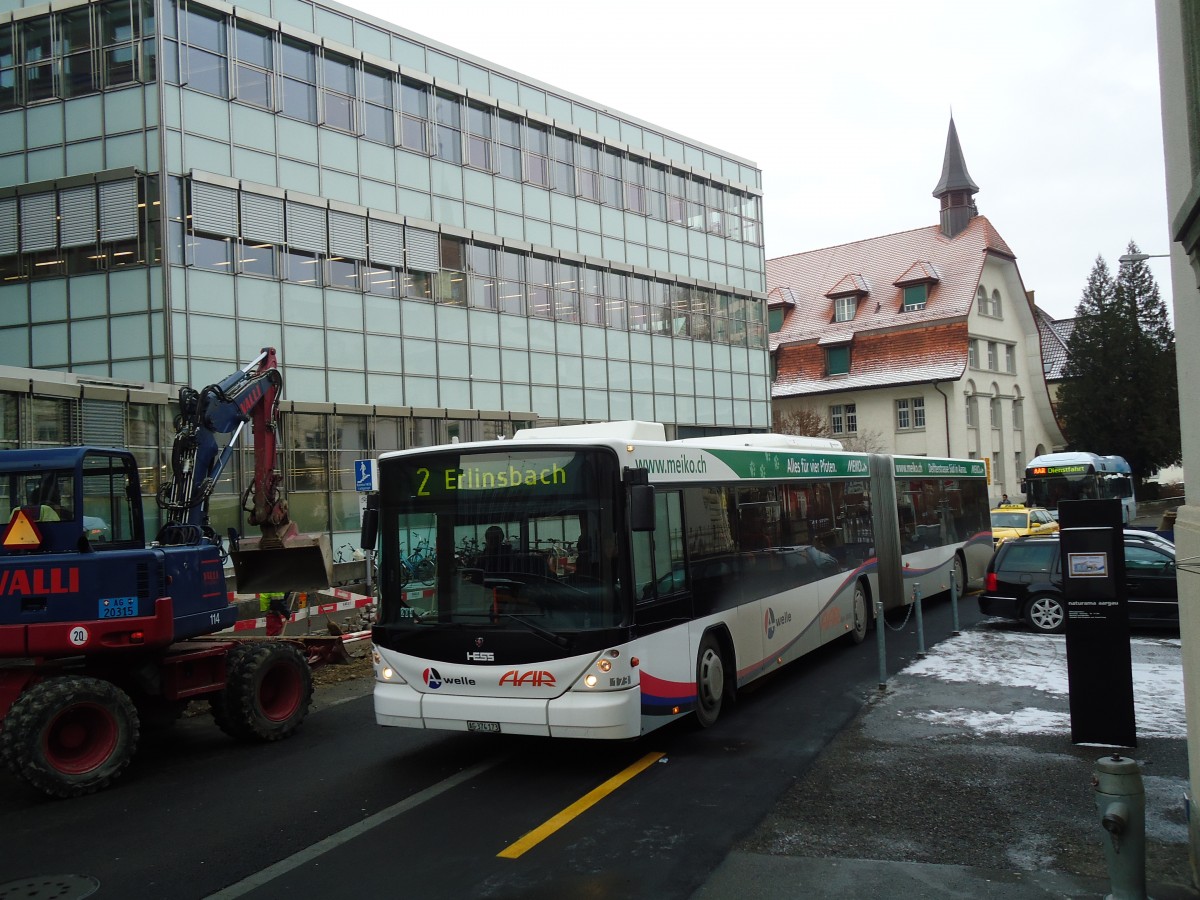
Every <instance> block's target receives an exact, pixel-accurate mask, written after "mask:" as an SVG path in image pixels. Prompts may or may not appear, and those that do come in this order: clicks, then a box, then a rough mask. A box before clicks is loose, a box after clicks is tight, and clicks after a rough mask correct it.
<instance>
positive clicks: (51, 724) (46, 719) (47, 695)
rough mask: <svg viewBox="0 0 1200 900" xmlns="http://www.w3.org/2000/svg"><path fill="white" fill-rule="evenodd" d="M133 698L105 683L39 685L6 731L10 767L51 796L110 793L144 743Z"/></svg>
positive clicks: (22, 700)
mask: <svg viewBox="0 0 1200 900" xmlns="http://www.w3.org/2000/svg"><path fill="white" fill-rule="evenodd" d="M138 734H139V728H138V717H137V711H136V710H135V709H134V706H133V701H131V700H130V699H129V695H128V694H126V693H125V692H124V691H122V690H121V689H120V688H118V687H117V686H116V685H114V684H111V683H110V682H107V681H102V680H100V679H99V678H85V677H74V676H72V677H64V678H50V679H47V680H46V681H42V682H39V683H38V684H35V685H34V686H33V687H31V688H30V689H29V690H27V691H26V692H25V693H24V694H22V695H21V696H20V697H19V698H18V699H17V701H16V702H15V703H14V704H13V705H12V708H11V709H10V710H9V712H8V716H7V717H6V718H5V720H4V730H3V732H0V735H2V736H3V742H4V745H5V746H4V752H3V756H4V759H5V760H6V761H7V763H8V767H9V768H10V769H11V770H12V771H13V772H14V773H15V774H16V775H19V776H20V777H22V778H24V779H25V781H27V782H28V783H29V784H31V785H33V786H34V787H35V788H37V789H38V790H40V791H42V792H43V793H45V794H49V795H50V796H51V797H62V798H67V797H82V796H84V795H85V794H91V793H94V792H95V791H98V790H101V789H102V788H106V787H108V786H109V784H111V783H112V782H113V781H114V780H115V779H116V778H117V777H118V776H119V775H120V774H121V773H122V772H123V771H125V768H126V766H128V765H129V761H130V760H131V759H132V758H133V753H134V750H135V749H136V748H137V742H138Z"/></svg>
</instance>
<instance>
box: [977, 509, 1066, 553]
mask: <svg viewBox="0 0 1200 900" xmlns="http://www.w3.org/2000/svg"><path fill="white" fill-rule="evenodd" d="M1057 531H1058V522H1056V521H1054V517H1053V516H1052V515H1050V511H1049V510H1048V509H1044V508H1042V507H1040V506H1025V505H1024V504H1023V503H1003V504H1001V505H1000V506H997V507H996V508H995V509H993V510H992V543H993V545H995V546H996V547H999V546H1000V545H1001V544H1003V543H1004V542H1005V541H1007V540H1008V539H1009V538H1015V537H1020V536H1022V535H1026V534H1054V533H1056V532H1057Z"/></svg>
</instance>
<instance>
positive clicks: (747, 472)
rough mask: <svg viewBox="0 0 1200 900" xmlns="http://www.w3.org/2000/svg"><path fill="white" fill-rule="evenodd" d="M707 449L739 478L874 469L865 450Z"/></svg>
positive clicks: (854, 473)
mask: <svg viewBox="0 0 1200 900" xmlns="http://www.w3.org/2000/svg"><path fill="white" fill-rule="evenodd" d="M706 452H707V453H708V454H709V455H711V456H715V457H716V458H717V459H719V460H720V461H721V462H723V463H724V464H725V465H727V466H728V467H729V468H730V469H732V470H733V472H734V473H735V474H736V475H737V476H738V477H739V478H865V477H867V476H868V475H870V473H871V470H870V466H869V465H868V463H867V457H866V456H864V455H862V454H852V453H847V454H838V455H837V456H834V455H832V454H825V453H780V452H776V451H751V450H708V451H706Z"/></svg>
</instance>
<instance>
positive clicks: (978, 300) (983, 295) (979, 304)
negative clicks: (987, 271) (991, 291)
mask: <svg viewBox="0 0 1200 900" xmlns="http://www.w3.org/2000/svg"><path fill="white" fill-rule="evenodd" d="M975 307H976V309H978V310H979V314H980V315H981V316H986V315H989V313H988V293H987V288H985V287H984V286H983V285H982V284H981V285H980V286H979V290H977V291H976V292H975Z"/></svg>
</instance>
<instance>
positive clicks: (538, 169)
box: [524, 122, 550, 187]
mask: <svg viewBox="0 0 1200 900" xmlns="http://www.w3.org/2000/svg"><path fill="white" fill-rule="evenodd" d="M524 139H525V180H526V181H528V182H529V183H530V184H536V185H538V186H539V187H550V160H549V155H550V135H549V133H548V132H547V130H546V126H545V125H539V124H537V123H536V122H526V123H525V133H524Z"/></svg>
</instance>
